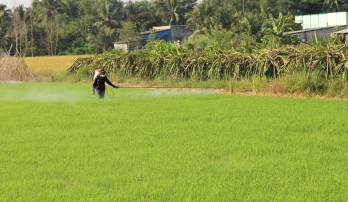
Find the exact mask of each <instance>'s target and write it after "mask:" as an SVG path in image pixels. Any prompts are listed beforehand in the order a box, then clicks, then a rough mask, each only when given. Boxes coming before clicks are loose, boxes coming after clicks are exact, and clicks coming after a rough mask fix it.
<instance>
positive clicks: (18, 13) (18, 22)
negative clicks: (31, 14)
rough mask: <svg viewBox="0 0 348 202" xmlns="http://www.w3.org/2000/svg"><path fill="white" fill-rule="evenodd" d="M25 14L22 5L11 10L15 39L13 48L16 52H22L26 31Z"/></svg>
mask: <svg viewBox="0 0 348 202" xmlns="http://www.w3.org/2000/svg"><path fill="white" fill-rule="evenodd" d="M25 15H26V12H25V10H24V6H23V5H19V6H18V7H16V8H14V9H13V20H12V25H13V34H14V37H15V48H16V51H18V52H20V53H21V52H22V44H23V42H24V40H25V38H26V37H27V29H26V24H25V18H26V16H25Z"/></svg>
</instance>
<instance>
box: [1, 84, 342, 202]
mask: <svg viewBox="0 0 348 202" xmlns="http://www.w3.org/2000/svg"><path fill="white" fill-rule="evenodd" d="M0 111H1V113H0V199H1V201H347V200H348V192H347V190H348V180H347V179H348V147H347V145H348V127H347V124H348V105H347V101H339V100H318V99H298V98H297V99H296V98H272V97H251V96H249V97H247V96H237V95H227V94H218V93H212V92H207V91H202V90H191V91H173V90H160V89H126V88H120V89H117V90H115V91H111V90H109V91H108V93H107V95H106V98H105V99H104V100H99V99H98V98H97V97H96V96H93V95H92V90H91V87H90V85H89V84H88V85H87V84H68V83H30V84H12V85H11V84H1V85H0Z"/></svg>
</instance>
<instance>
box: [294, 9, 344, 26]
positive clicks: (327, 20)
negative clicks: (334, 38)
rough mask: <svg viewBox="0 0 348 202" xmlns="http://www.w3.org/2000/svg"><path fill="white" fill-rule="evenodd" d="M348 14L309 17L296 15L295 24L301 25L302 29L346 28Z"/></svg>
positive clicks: (313, 15)
mask: <svg viewBox="0 0 348 202" xmlns="http://www.w3.org/2000/svg"><path fill="white" fill-rule="evenodd" d="M347 20H348V12H337V13H321V14H311V15H297V16H295V22H297V23H300V24H302V27H303V29H315V28H322V27H334V26H343V25H344V26H347V25H348V22H347Z"/></svg>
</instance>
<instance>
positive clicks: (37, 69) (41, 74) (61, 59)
mask: <svg viewBox="0 0 348 202" xmlns="http://www.w3.org/2000/svg"><path fill="white" fill-rule="evenodd" d="M88 56H90V55H69V56H39V57H25V58H24V60H25V62H26V63H27V65H28V67H29V69H30V70H31V71H32V73H33V74H34V76H36V77H37V78H38V79H39V80H50V79H51V78H50V77H51V76H57V75H59V74H64V75H65V74H66V70H67V69H68V68H69V67H70V66H71V65H72V64H74V62H75V60H76V59H78V58H81V57H88Z"/></svg>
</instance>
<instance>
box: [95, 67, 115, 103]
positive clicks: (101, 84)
mask: <svg viewBox="0 0 348 202" xmlns="http://www.w3.org/2000/svg"><path fill="white" fill-rule="evenodd" d="M105 82H106V83H108V84H109V85H110V86H112V87H114V88H118V86H116V85H114V84H112V83H111V82H110V81H109V79H108V77H107V76H106V72H105V70H104V69H97V70H95V73H94V77H93V95H94V94H95V91H97V93H98V96H99V98H100V99H103V98H104V95H105Z"/></svg>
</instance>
